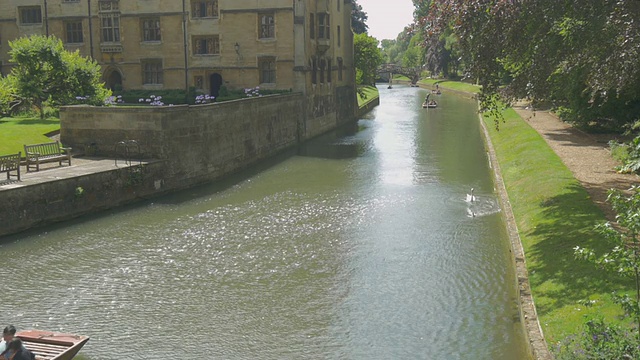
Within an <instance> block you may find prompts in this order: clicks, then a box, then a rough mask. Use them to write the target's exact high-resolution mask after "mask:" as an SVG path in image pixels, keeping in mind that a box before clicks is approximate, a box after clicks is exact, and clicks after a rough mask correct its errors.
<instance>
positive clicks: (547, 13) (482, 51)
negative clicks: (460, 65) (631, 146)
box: [414, 0, 640, 124]
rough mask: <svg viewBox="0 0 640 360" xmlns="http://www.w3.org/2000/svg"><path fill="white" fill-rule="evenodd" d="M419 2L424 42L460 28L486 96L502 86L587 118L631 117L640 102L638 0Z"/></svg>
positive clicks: (509, 94) (505, 92)
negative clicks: (426, 7)
mask: <svg viewBox="0 0 640 360" xmlns="http://www.w3.org/2000/svg"><path fill="white" fill-rule="evenodd" d="M416 3H417V4H418V5H419V6H420V8H419V10H420V11H419V12H420V13H421V14H422V17H421V21H420V24H421V27H422V28H423V31H424V34H425V35H426V38H425V43H426V47H427V48H432V49H434V48H436V47H437V46H438V43H439V42H441V41H442V36H443V35H444V34H446V33H447V32H448V31H450V32H452V33H453V34H455V36H456V38H457V43H458V45H459V48H460V50H461V57H462V59H463V61H464V63H465V65H466V69H465V71H467V72H468V74H469V76H471V77H473V78H474V79H477V81H478V83H479V84H480V85H482V88H483V94H484V97H485V99H487V98H491V96H490V95H491V94H497V93H499V94H500V95H502V96H503V98H504V99H506V100H512V99H516V98H530V99H533V100H540V101H545V100H548V101H552V102H553V103H555V104H556V105H557V106H563V107H565V111H564V112H563V115H567V116H569V117H572V118H573V119H574V120H580V121H582V123H583V124H589V123H592V122H603V121H604V122H611V121H612V120H613V122H618V123H620V122H622V123H624V122H628V121H632V120H630V116H629V113H631V112H633V110H634V109H637V108H638V105H639V103H640V102H639V101H638V99H639V98H640V90H639V87H638V86H637V84H638V83H639V82H640V24H639V23H638V21H635V19H638V18H640V3H639V2H637V1H622V0H615V1H614V0H612V1H595V2H594V1H591V0H576V1H573V2H571V3H568V2H565V1H557V0H538V1H514V0H509V1H507V0H495V1H479V0H473V1H469V0H422V1H421V0H415V1H414V4H416ZM426 5H428V12H427V15H424V9H425V6H426ZM503 85H506V86H503ZM605 109H606V111H605ZM611 109H616V112H615V113H614V114H611V113H610V112H609V110H611ZM565 118H568V117H565ZM636 118H637V115H636Z"/></svg>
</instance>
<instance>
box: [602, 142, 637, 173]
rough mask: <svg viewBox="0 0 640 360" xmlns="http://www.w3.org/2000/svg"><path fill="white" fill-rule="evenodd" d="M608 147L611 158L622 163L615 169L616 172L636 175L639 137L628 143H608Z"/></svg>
mask: <svg viewBox="0 0 640 360" xmlns="http://www.w3.org/2000/svg"><path fill="white" fill-rule="evenodd" d="M609 147H610V148H611V154H612V156H613V157H614V158H615V159H617V160H618V161H620V162H621V163H622V165H619V166H617V167H616V170H617V171H619V172H621V173H638V172H639V171H640V135H639V136H636V137H635V138H633V139H632V140H631V141H630V142H629V143H619V142H617V141H610V142H609Z"/></svg>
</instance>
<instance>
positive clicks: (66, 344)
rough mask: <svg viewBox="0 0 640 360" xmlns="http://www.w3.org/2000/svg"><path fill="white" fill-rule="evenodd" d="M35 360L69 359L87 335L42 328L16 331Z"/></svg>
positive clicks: (82, 344) (79, 347)
mask: <svg viewBox="0 0 640 360" xmlns="http://www.w3.org/2000/svg"><path fill="white" fill-rule="evenodd" d="M16 337H19V338H20V339H21V340H22V343H23V344H24V346H25V347H26V348H27V349H29V350H31V352H33V353H34V354H35V356H36V360H71V359H73V357H74V356H76V355H77V354H78V352H79V351H80V349H81V348H82V347H83V346H84V344H86V343H87V341H89V337H88V336H84V335H73V334H64V333H58V332H53V331H44V330H24V331H19V332H17V333H16Z"/></svg>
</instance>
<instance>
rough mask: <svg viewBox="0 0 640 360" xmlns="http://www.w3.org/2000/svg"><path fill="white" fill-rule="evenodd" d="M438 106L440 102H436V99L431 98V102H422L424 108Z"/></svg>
mask: <svg viewBox="0 0 640 360" xmlns="http://www.w3.org/2000/svg"><path fill="white" fill-rule="evenodd" d="M436 107H438V103H437V102H435V101H433V100H431V101H429V102H426V101H425V102H424V103H422V108H423V109H426V108H431V109H433V108H436Z"/></svg>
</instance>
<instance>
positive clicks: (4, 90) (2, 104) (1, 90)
mask: <svg viewBox="0 0 640 360" xmlns="http://www.w3.org/2000/svg"><path fill="white" fill-rule="evenodd" d="M10 80H11V79H10V78H7V77H2V76H0V114H9V112H10V110H11V105H12V104H13V102H14V101H16V100H17V97H16V91H15V88H14V86H13V84H12V83H11V81H10Z"/></svg>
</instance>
